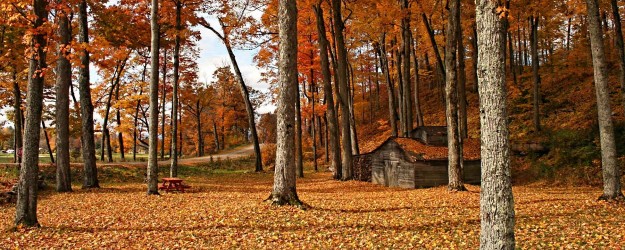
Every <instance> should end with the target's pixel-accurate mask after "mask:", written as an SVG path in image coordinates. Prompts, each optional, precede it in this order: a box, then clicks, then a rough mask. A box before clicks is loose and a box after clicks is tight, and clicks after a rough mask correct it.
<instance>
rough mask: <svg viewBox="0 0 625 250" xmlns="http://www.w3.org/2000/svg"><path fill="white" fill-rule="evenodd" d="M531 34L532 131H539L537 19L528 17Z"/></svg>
mask: <svg viewBox="0 0 625 250" xmlns="http://www.w3.org/2000/svg"><path fill="white" fill-rule="evenodd" d="M530 25H531V28H532V33H531V35H530V37H531V42H530V46H531V47H532V71H533V79H534V87H533V91H532V93H533V96H534V98H533V108H534V116H533V117H534V130H536V131H540V129H541V128H540V73H539V72H538V68H539V63H540V59H539V58H538V17H534V16H531V17H530Z"/></svg>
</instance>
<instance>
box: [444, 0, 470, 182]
mask: <svg viewBox="0 0 625 250" xmlns="http://www.w3.org/2000/svg"><path fill="white" fill-rule="evenodd" d="M448 4H449V11H448V12H449V22H448V24H447V39H446V43H447V44H446V45H445V71H446V72H445V74H446V76H445V81H446V84H445V107H446V113H447V148H448V155H449V159H448V160H449V163H448V174H449V185H448V188H449V190H453V191H465V190H466V188H465V187H464V181H463V177H464V175H463V169H462V168H463V164H462V163H463V162H462V137H461V136H460V134H459V132H460V128H459V124H458V82H457V81H458V74H457V72H456V50H457V49H458V29H459V28H460V27H459V24H460V22H459V18H460V0H450V1H449V2H448Z"/></svg>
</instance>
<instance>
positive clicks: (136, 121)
mask: <svg viewBox="0 0 625 250" xmlns="http://www.w3.org/2000/svg"><path fill="white" fill-rule="evenodd" d="M147 68H148V63H147V61H146V62H145V63H144V64H143V72H142V73H141V82H145V74H146V71H147ZM142 94H143V87H140V90H139V95H142ZM140 108H141V100H138V101H137V106H136V109H135V117H134V127H133V134H132V160H133V161H137V136H138V135H140V134H141V131H139V133H138V134H137V127H138V126H139V109H140Z"/></svg>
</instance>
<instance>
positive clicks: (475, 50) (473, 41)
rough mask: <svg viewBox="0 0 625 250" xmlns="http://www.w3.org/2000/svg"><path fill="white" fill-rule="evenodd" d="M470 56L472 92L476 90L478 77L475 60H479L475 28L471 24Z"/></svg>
mask: <svg viewBox="0 0 625 250" xmlns="http://www.w3.org/2000/svg"><path fill="white" fill-rule="evenodd" d="M471 50H472V51H471V56H472V57H473V58H472V63H473V92H476V93H477V92H478V78H477V68H478V65H477V62H478V60H479V58H478V56H479V48H478V47H477V28H476V27H475V26H473V39H471Z"/></svg>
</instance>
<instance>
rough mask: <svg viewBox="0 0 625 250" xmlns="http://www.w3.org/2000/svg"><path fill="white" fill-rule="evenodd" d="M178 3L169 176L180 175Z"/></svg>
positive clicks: (178, 3)
mask: <svg viewBox="0 0 625 250" xmlns="http://www.w3.org/2000/svg"><path fill="white" fill-rule="evenodd" d="M174 3H175V4H176V35H175V38H174V82H173V83H172V84H173V87H174V89H173V93H172V101H171V105H172V107H171V150H170V152H171V153H170V155H171V157H170V160H171V165H170V166H169V176H170V177H178V148H177V147H178V140H177V139H178V82H179V80H180V79H179V72H178V71H179V67H180V32H182V20H181V11H182V2H181V1H180V0H178V1H175V2H174Z"/></svg>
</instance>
